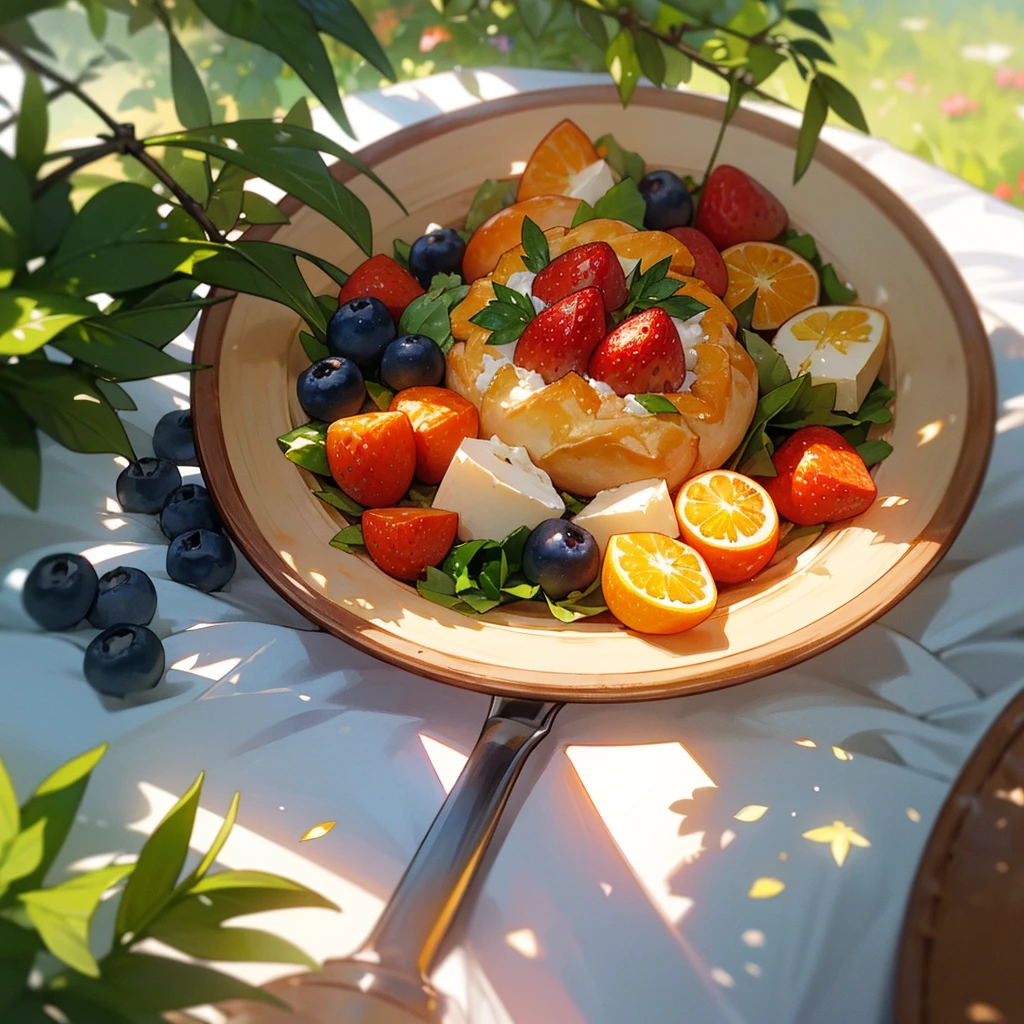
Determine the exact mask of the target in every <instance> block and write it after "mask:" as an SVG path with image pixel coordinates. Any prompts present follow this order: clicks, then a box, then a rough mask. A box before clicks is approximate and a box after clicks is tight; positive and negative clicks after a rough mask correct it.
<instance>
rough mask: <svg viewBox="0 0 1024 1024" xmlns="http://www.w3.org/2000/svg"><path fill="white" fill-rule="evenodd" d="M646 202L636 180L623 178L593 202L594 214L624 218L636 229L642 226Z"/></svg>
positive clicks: (616, 218)
mask: <svg viewBox="0 0 1024 1024" xmlns="http://www.w3.org/2000/svg"><path fill="white" fill-rule="evenodd" d="M646 209H647V204H646V203H645V202H644V197H643V196H642V195H641V194H640V190H639V189H638V188H637V187H636V182H635V181H634V180H633V179H632V178H623V179H622V181H620V182H619V183H618V184H617V185H613V186H612V187H611V188H610V189H608V191H607V192H605V194H604V195H603V196H601V198H600V199H598V201H597V202H596V203H595V204H594V214H595V215H596V216H598V217H610V218H612V219H613V220H624V221H625V222H626V223H627V224H632V225H633V227H635V228H637V229H638V230H639V229H640V228H642V227H643V226H644V213H645V211H646Z"/></svg>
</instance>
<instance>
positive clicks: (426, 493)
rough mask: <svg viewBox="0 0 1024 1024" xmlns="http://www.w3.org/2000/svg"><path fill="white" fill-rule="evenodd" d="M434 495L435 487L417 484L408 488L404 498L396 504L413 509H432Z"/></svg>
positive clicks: (435, 492)
mask: <svg viewBox="0 0 1024 1024" xmlns="http://www.w3.org/2000/svg"><path fill="white" fill-rule="evenodd" d="M436 494H437V487H431V486H428V485H426V484H417V485H414V486H412V487H410V488H409V490H408V491H407V492H406V495H405V497H404V498H403V499H402V500H401V501H400V502H399V503H398V504H399V505H408V506H410V507H413V508H433V507H434V497H435V495H436Z"/></svg>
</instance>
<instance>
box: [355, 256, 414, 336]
mask: <svg viewBox="0 0 1024 1024" xmlns="http://www.w3.org/2000/svg"><path fill="white" fill-rule="evenodd" d="M422 294H423V289H422V288H421V287H420V286H419V282H418V281H417V280H416V278H415V277H413V276H412V274H410V273H409V271H408V270H406V269H405V268H404V267H403V266H401V265H400V264H398V263H396V262H395V261H394V260H393V259H392V258H391V257H390V256H385V255H384V254H383V253H381V254H379V255H377V256H371V257H370V258H369V259H368V260H364V261H363V262H362V263H360V264H359V266H358V267H356V269H355V270H353V271H352V274H351V276H350V277H349V279H348V280H347V281H346V282H345V284H344V286H343V287H342V289H341V291H340V292H339V293H338V303H339V305H340V304H343V303H345V302H348V300H349V299H359V298H365V297H367V296H372V297H373V298H376V299H380V301H381V302H383V303H384V305H385V306H387V307H388V312H389V313H390V314H391V319H392V320H394V321H395V323H396V324H397V323H398V321H399V319H400V318H401V316H402V314H403V313H404V312H405V307H406V306H408V305H409V303H410V302H412V300H413V299H417V298H419V297H420V296H421V295H422Z"/></svg>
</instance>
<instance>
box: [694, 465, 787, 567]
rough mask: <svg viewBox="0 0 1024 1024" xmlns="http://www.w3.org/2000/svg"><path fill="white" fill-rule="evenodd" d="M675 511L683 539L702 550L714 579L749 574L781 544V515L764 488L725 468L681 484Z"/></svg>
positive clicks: (765, 562)
mask: <svg viewBox="0 0 1024 1024" xmlns="http://www.w3.org/2000/svg"><path fill="white" fill-rule="evenodd" d="M676 516H677V518H678V519H679V529H680V531H681V532H682V536H683V540H685V541H686V542H687V543H688V544H690V545H692V546H693V547H694V548H695V549H696V550H697V551H699V552H700V554H701V555H703V557H704V560H705V561H706V562H707V563H708V567H709V568H710V570H711V575H712V576H713V577H714V578H715V580H716V582H718V583H742V582H744V581H745V580H749V579H751V578H752V577H753V576H755V575H756V574H757V573H759V572H760V571H761V570H762V569H763V568H764V567H765V566H766V565H767V564H768V563H769V562H770V561H771V559H772V555H774V554H775V549H776V548H777V547H778V544H779V516H778V513H777V512H776V511H775V506H774V505H773V504H772V499H771V498H770V497H768V492H767V491H766V490H765V489H764V488H763V487H762V486H761V485H760V484H758V483H755V482H754V481H753V480H751V479H750V478H749V477H746V476H743V475H742V474H741V473H735V472H733V471H732V470H729V469H713V470H711V471H710V472H707V473H701V474H700V476H695V477H693V479H692V480H688V481H687V482H686V483H685V484H683V486H682V488H681V489H680V491H679V494H678V495H677V496H676Z"/></svg>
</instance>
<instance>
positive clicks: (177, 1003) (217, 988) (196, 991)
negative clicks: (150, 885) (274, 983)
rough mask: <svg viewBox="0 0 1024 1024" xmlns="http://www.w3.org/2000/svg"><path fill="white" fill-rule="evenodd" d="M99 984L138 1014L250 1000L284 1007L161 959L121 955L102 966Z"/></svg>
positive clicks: (214, 975)
mask: <svg viewBox="0 0 1024 1024" xmlns="http://www.w3.org/2000/svg"><path fill="white" fill-rule="evenodd" d="M103 980H104V982H106V984H108V985H109V986H110V987H111V988H113V989H114V990H115V991H116V992H118V993H119V994H120V995H121V996H122V997H124V998H125V999H126V1000H127V1001H128V1002H129V1004H130V1005H131V1006H132V1007H133V1008H135V1009H138V1010H143V1011H152V1012H154V1013H164V1012H166V1011H168V1010H179V1009H182V1008H183V1007H186V1006H199V1005H201V1004H203V1003H219V1002H223V1001H224V1000H226V999H251V1000H254V1001H256V1002H262V1003H270V1004H271V1005H275V1006H284V1005H285V1004H284V1003H282V1002H281V1000H279V999H278V998H277V997H276V996H273V995H271V994H270V993H269V992H268V991H267V990H266V989H262V988H256V987H254V986H252V985H249V984H247V983H246V982H244V981H238V980H237V979H236V978H232V977H229V976H228V975H226V974H220V973H219V972H217V971H214V970H211V969H210V968H209V967H202V966H200V965H199V964H190V963H183V962H182V961H180V960H170V959H168V958H167V957H163V956H149V955H147V954H145V953H125V954H120V955H118V956H115V957H110V958H109V959H108V960H106V961H104V964H103Z"/></svg>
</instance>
